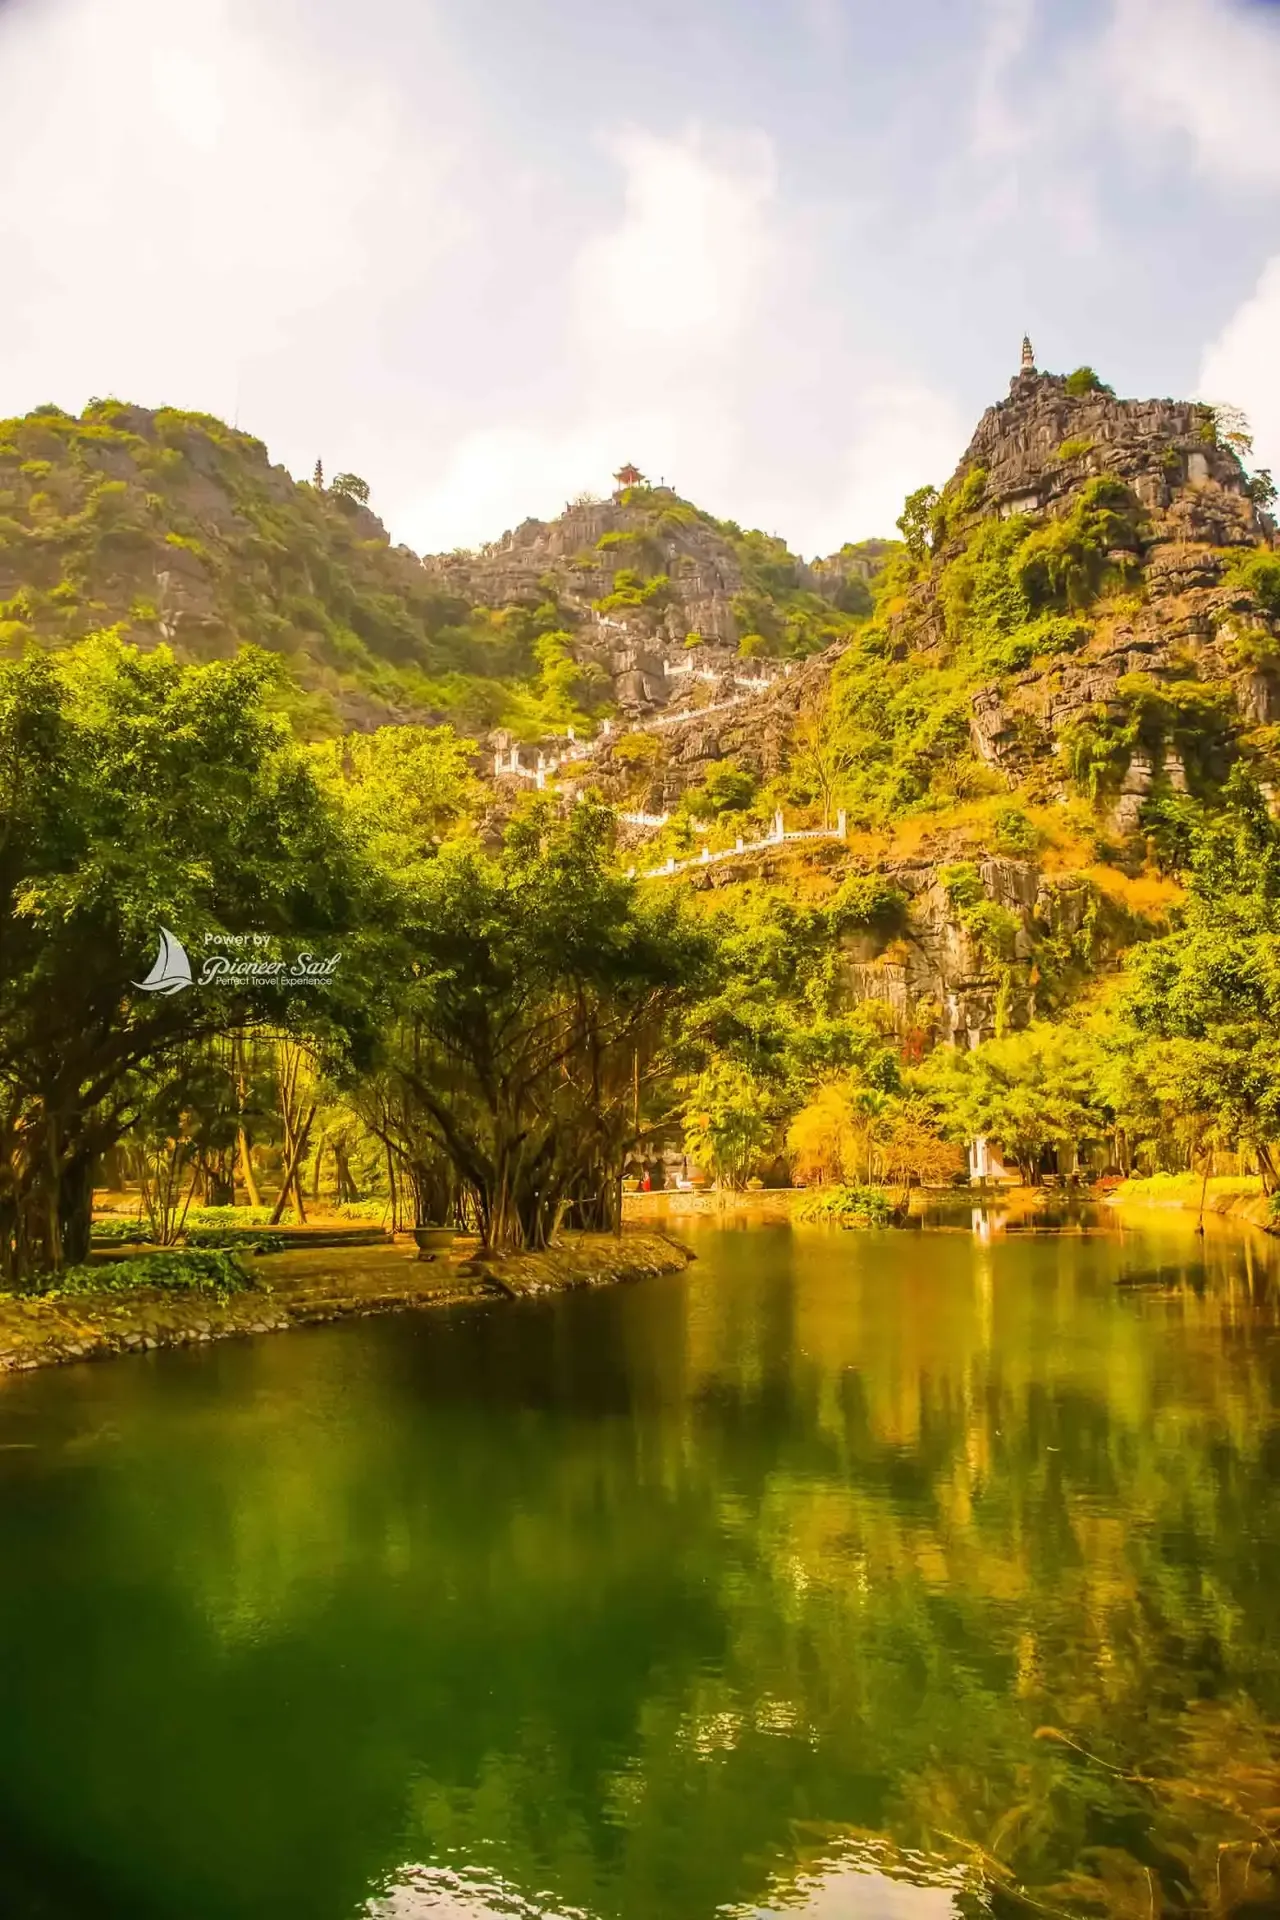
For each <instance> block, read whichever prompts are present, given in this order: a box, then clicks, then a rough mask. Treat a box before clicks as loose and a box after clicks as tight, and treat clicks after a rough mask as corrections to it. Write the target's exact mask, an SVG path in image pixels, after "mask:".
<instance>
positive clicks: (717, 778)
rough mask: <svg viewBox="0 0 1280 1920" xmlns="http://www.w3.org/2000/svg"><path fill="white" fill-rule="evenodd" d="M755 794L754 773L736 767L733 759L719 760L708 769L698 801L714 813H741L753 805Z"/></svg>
mask: <svg viewBox="0 0 1280 1920" xmlns="http://www.w3.org/2000/svg"><path fill="white" fill-rule="evenodd" d="M755 795H756V779H755V775H754V774H751V773H748V772H747V771H746V769H745V768H743V767H736V766H735V765H734V764H733V762H732V761H731V760H717V761H715V762H714V763H713V765H712V766H710V767H709V768H708V769H707V773H706V777H705V778H704V780H703V782H702V786H701V789H700V790H699V791H698V794H697V801H698V805H699V806H705V807H707V808H708V809H709V810H710V811H711V812H712V813H713V814H719V813H741V812H742V810H743V809H744V808H746V807H749V806H750V805H751V803H752V801H753V800H754V799H755Z"/></svg>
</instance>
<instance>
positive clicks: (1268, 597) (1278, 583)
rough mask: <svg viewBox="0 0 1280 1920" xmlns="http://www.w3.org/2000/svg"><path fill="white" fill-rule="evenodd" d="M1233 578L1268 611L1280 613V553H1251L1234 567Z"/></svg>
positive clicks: (1232, 570)
mask: <svg viewBox="0 0 1280 1920" xmlns="http://www.w3.org/2000/svg"><path fill="white" fill-rule="evenodd" d="M1231 578H1232V580H1233V581H1234V582H1235V583H1236V584H1237V585H1239V586H1242V587H1244V588H1245V589H1246V590H1247V591H1248V592H1249V593H1251V594H1252V595H1253V597H1254V599H1255V600H1256V601H1257V602H1258V604H1259V606H1261V607H1265V608H1266V610H1267V612H1268V613H1271V614H1276V615H1280V554H1274V553H1253V554H1250V556H1249V558H1248V559H1247V560H1241V561H1239V562H1238V563H1237V564H1236V565H1235V566H1233V567H1232V569H1231Z"/></svg>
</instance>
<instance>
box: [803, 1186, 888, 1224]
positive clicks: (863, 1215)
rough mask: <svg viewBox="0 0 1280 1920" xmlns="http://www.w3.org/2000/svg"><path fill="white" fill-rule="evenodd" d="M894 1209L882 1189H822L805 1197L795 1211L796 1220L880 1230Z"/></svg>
mask: <svg viewBox="0 0 1280 1920" xmlns="http://www.w3.org/2000/svg"><path fill="white" fill-rule="evenodd" d="M892 1215H893V1208H892V1206H891V1205H890V1202H889V1196H888V1194H887V1193H886V1192H885V1191H884V1189H883V1187H824V1188H823V1189H822V1191H821V1192H820V1193H810V1194H806V1195H805V1197H804V1199H803V1200H802V1201H801V1202H800V1204H799V1206H798V1207H797V1208H796V1219H797V1220H803V1221H807V1222H824V1223H827V1224H830V1225H831V1226H836V1227H883V1226H887V1225H888V1222H889V1220H890V1219H891V1218H892Z"/></svg>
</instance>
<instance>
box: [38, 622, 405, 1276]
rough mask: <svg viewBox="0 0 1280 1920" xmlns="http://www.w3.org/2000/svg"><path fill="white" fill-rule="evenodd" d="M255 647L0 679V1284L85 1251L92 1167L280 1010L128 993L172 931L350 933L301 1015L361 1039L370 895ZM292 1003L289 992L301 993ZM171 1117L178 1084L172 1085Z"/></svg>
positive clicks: (86, 662)
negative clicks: (241, 1032) (170, 1079)
mask: <svg viewBox="0 0 1280 1920" xmlns="http://www.w3.org/2000/svg"><path fill="white" fill-rule="evenodd" d="M274 678H275V670H274V669H273V667H272V665H271V663H270V662H269V661H268V660H267V659H266V657H265V656H264V655H261V654H257V655H255V654H254V653H252V652H245V653H242V654H241V655H240V656H239V657H238V658H237V659H236V660H234V661H223V662H216V663H212V664H210V665H208V666H200V667H182V666H180V665H179V664H178V663H177V662H176V661H175V660H174V659H173V657H172V655H171V654H170V653H168V651H167V650H165V649H159V650H157V651H156V652H154V653H151V654H139V653H136V652H134V651H133V650H132V649H130V648H127V647H124V646H123V645H121V644H120V642H119V641H118V640H116V639H114V638H112V637H107V638H105V639H102V640H99V641H96V642H92V643H87V644H86V645H84V646H81V647H78V648H75V649H72V650H70V651H69V652H67V653H64V654H62V655H60V656H57V657H50V656H47V655H41V654H31V655H29V656H27V657H26V658H24V659H23V660H21V661H18V662H13V663H9V664H7V665H0V783H2V784H0V812H2V813H3V816H4V819H5V821H6V823H7V831H6V832H5V834H4V836H3V838H2V839H0V952H3V955H4V961H3V967H2V968H0V1134H2V1137H3V1151H2V1153H0V1272H2V1273H3V1274H5V1275H7V1276H8V1277H10V1278H16V1277H21V1276H22V1275H23V1274H24V1273H27V1272H30V1271H32V1270H35V1269H38V1268H39V1269H47V1270H51V1271H57V1270H59V1269H60V1268H62V1267H63V1266H65V1265H69V1264H76V1263H77V1262H79V1261H80V1260H82V1259H83V1257H84V1253H85V1251H86V1250H87V1247H88V1238H89V1215H88V1194H89V1181H90V1179H91V1177H92V1170H93V1165H94V1162H95V1160H96V1159H97V1157H98V1155H99V1154H101V1153H102V1152H104V1151H105V1150H106V1149H107V1148H109V1147H110V1146H112V1145H113V1144H114V1142H115V1141H116V1140H118V1139H119V1138H120V1137H121V1135H122V1134H123V1133H124V1132H126V1130H127V1129H128V1128H129V1126H130V1125H131V1124H132V1123H133V1122H134V1121H135V1120H137V1119H138V1118H140V1117H141V1114H142V1111H143V1107H144V1105H145V1096H146V1090H147V1085H148V1082H153V1083H154V1082H155V1081H157V1080H160V1081H162V1080H163V1076H164V1074H165V1073H166V1070H167V1069H168V1067H169V1066H170V1064H171V1063H172V1062H173V1061H174V1060H175V1059H177V1058H178V1056H179V1055H180V1054H181V1052H182V1050H183V1048H185V1047H189V1046H191V1045H192V1044H193V1043H198V1042H200V1041H201V1040H202V1039H203V1038H204V1037H206V1036H208V1035H210V1034H211V1033H213V1032H215V1031H218V1030H220V1029H222V1028H223V1027H225V1026H226V1025H227V1024H228V1023H234V1022H236V1021H241V1022H243V1021H245V1020H252V1019H253V1018H255V1017H261V1016H262V1015H263V1014H265V1013H267V1012H268V1011H274V1012H275V1013H276V1014H277V1015H278V1016H282V1017H287V1009H285V1008H284V1007H283V1006H282V1004H281V1003H282V995H281V990H280V988H279V986H278V985H275V984H273V983H272V982H270V981H261V982H256V983H252V982H251V983H248V984H242V985H237V986H235V987H234V988H232V987H219V986H217V985H210V986H205V987H202V988H201V989H200V990H199V991H191V992H188V993H183V994H177V995H169V996H166V995H163V994H155V995H152V994H141V993H137V992H134V991H132V990H131V989H130V986H129V982H130V979H131V977H132V978H138V977H139V976H140V974H141V973H142V972H143V971H144V970H145V967H146V966H147V965H148V963H149V960H150V956H151V955H152V954H153V953H154V951H155V943H156V940H157V935H158V930H159V928H160V927H161V926H167V927H170V928H173V929H174V930H175V931H176V932H177V933H178V935H179V937H180V938H184V939H186V940H192V941H194V940H195V938H196V937H197V936H199V937H201V938H215V937H217V936H219V935H221V934H223V933H224V932H227V931H232V932H234V931H236V930H238V929H243V928H252V929H254V930H255V931H260V932H261V933H262V934H263V935H264V936H275V937H277V938H284V937H288V936H290V935H293V936H296V937H298V938H300V939H301V940H303V941H305V943H306V944H307V945H308V946H309V947H314V946H315V945H316V944H317V943H319V942H324V943H330V942H333V941H334V940H335V939H339V938H340V939H341V941H342V943H343V946H344V948H345V951H346V967H347V972H346V975H345V984H344V982H343V980H341V979H340V980H339V981H338V982H336V983H335V985H334V986H333V987H332V988H327V989H321V990H320V991H319V992H318V994H317V995H315V996H314V997H312V999H311V1003H310V1007H309V1017H310V1018H311V1019H313V1020H314V1021H315V1022H316V1023H317V1025H318V1026H321V1027H325V1026H327V1028H328V1030H329V1031H330V1032H331V1034H332V1035H333V1037H334V1040H335V1043H336V1044H337V1045H338V1046H339V1048H341V1047H342V1046H343V1045H345V1040H344V1039H343V1038H342V1037H341V1036H344V1035H345V1036H347V1037H348V1038H349V1037H351V1036H354V1035H355V1034H356V1033H357V1032H359V1031H361V1030H363V1029H365V1028H366V1026H367V1020H368V1014H369V1012H370V1010H371V996H369V995H368V993H367V992H366V991H362V989H361V987H360V983H359V968H358V960H357V955H358V953H359V951H360V949H361V947H362V945H367V944H368V942H369V941H370V940H371V939H372V938H374V932H373V929H374V927H375V925H376V923H377V919H378V914H379V911H380V908H379V902H378V890H377V887H376V885H374V884H371V881H370V879H369V877H368V876H366V875H364V874H363V873H362V872H361V870H360V869H359V867H358V866H357V863H356V861H355V859H354V856H353V850H352V846H351V843H350V840H349V838H348V836H347V835H346V833H345V831H344V827H343V824H342V822H341V821H340V820H338V819H337V818H336V817H335V816H334V814H333V812H332V810H331V809H330V808H329V807H328V806H327V805H326V804H325V800H324V796H323V794H322V793H321V791H320V789H319V787H318V786H317V784H316V782H315V780H314V778H313V777H312V774H311V772H310V769H309V767H308V765H307V763H306V760H305V757H304V755H303V752H302V750H301V749H300V748H299V747H298V746H297V745H296V744H295V743H294V742H293V741H292V740H291V738H290V737H289V735H288V733H287V730H286V729H285V728H284V726H283V725H282V723H281V722H280V721H279V720H278V719H276V718H275V717H274V716H273V715H272V714H271V713H270V711H269V709H268V706H267V703H266V694H267V691H268V689H269V687H270V686H271V684H272V683H273V680H274ZM299 997H300V996H297V995H294V996H288V995H285V996H283V998H284V999H286V1000H287V999H290V998H292V999H293V1000H297V999H298V998H299ZM171 1097H172V1099H173V1100H174V1101H178V1102H179V1103H180V1092H179V1090H178V1089H177V1088H176V1087H173V1088H171Z"/></svg>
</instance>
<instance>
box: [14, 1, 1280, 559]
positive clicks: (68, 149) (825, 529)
mask: <svg viewBox="0 0 1280 1920" xmlns="http://www.w3.org/2000/svg"><path fill="white" fill-rule="evenodd" d="M0 82H2V84H3V98H4V100H5V103H6V109H5V136H6V137H5V150H6V158H5V165H4V167H3V169H0V259H3V261H4V263H5V267H6V272H5V293H4V298H3V300H0V413H3V414H14V413H20V412H24V411H25V410H27V409H28V408H29V407H32V406H35V405H38V404H40V403H43V402H47V401H55V402H57V403H58V404H59V405H61V406H63V407H65V408H67V409H69V410H73V411H79V410H80V408H81V407H83V405H84V404H85V402H86V401H87V400H88V399H89V398H90V397H91V396H106V395H115V396H117V397H118V398H120V399H126V400H130V401H134V402H138V403H141V404H143V405H147V406H159V405H171V406H181V407H190V408H195V409H199V410H201V411H205V412H209V413H214V414H218V415H220V416H221V417H223V418H226V419H228V420H232V421H235V422H237V423H238V424H239V425H240V426H241V427H242V428H244V429H246V430H247V431H249V432H252V433H254V434H256V435H258V436H259V438H261V439H263V440H265V441H266V443H267V445H268V447H269V449H270V452H271V456H272V458H273V459H275V460H277V461H280V462H282V463H283V464H284V465H285V466H287V467H288V468H289V469H290V471H291V472H293V473H294V474H295V475H298V476H299V477H309V476H310V474H311V471H312V468H313V466H314V463H315V461H316V459H317V457H319V458H321V459H322V460H323V462H324V465H325V469H326V471H327V472H328V473H330V474H333V473H335V472H337V471H339V470H342V469H345V470H349V471H354V472H356V473H359V474H361V475H362V476H363V477H364V478H365V479H366V480H367V481H368V482H369V485H370V487H371V489H372V500H371V504H372V505H373V507H374V508H375V510H376V511H377V512H378V513H379V514H380V515H381V517H382V519H383V520H384V522H385V523H386V525H387V526H388V528H389V530H390V532H391V535H392V537H393V538H394V539H396V540H400V541H404V542H405V543H406V544H408V545H409V546H411V547H413V548H414V549H415V550H417V551H419V552H426V551H433V552H438V551H445V550H449V549H452V548H454V547H459V546H467V547H470V546H475V545H479V544H480V543H481V542H483V541H485V540H489V539H493V538H496V537H498V536H499V535H500V534H501V533H502V532H503V531H504V530H506V529H507V528H509V527H513V526H515V525H516V524H517V523H518V522H519V521H520V520H522V519H524V518H526V517H527V516H530V515H534V516H537V517H547V516H551V515H554V514H556V513H558V512H559V511H561V509H562V508H563V506H564V505H565V503H566V502H567V501H568V500H570V499H572V498H574V497H576V496H577V495H579V494H581V493H584V492H590V493H605V492H607V491H608V490H609V489H610V487H611V485H612V480H611V475H612V473H613V471H614V469H615V468H616V467H618V466H619V465H620V464H621V463H622V462H623V461H634V462H635V463H636V464H637V465H638V466H640V467H641V468H642V469H643V470H644V471H645V472H646V473H647V474H649V475H650V477H651V478H654V479H665V480H666V481H667V482H668V483H669V484H672V485H674V486H676V487H677V488H678V489H679V491H680V492H681V493H682V494H684V495H685V496H686V497H687V498H691V499H693V500H696V501H697V502H698V503H699V504H700V505H702V506H705V507H707V508H709V509H710V510H711V511H712V512H714V513H717V514H719V515H721V516H725V517H731V518H733V519H736V520H738V521H740V522H741V523H742V524H744V525H749V526H759V527H762V528H763V529H764V530H765V531H766V532H770V533H779V534H782V535H783V536H784V537H785V538H786V539H787V540H788V541H789V543H790V544H791V546H792V547H793V548H794V549H796V550H797V551H800V552H802V553H804V554H805V555H808V556H812V555H814V554H818V553H826V552H830V551H832V550H833V549H835V548H836V547H838V546H839V545H841V544H842V543H843V542H844V541H846V540H851V539H862V538H867V537H870V536H872V535H878V534H886V533H892V531H893V527H894V521H895V519H896V517H897V515H898V513H899V512H900V510H901V503H902V500H903V498H904V496H905V495H906V494H907V493H908V492H909V491H911V490H912V489H913V488H915V487H918V486H920V485H923V484H924V483H926V482H930V481H932V482H934V483H935V484H939V485H940V484H941V483H942V482H943V481H944V480H945V479H946V477H947V475H948V474H949V473H950V472H951V470H952V468H953V467H954V465H955V463H956V461H957V460H958V458H959V457H960V455H961V454H962V452H963V450H964V447H965V445H966V443H967V441H968V439H969V437H970V434H971V433H972V430H973V428H974V426H975V425H976V423H977V420H978V418H979V416H980V414H981V412H982V410H983V409H984V408H985V407H986V406H988V405H990V404H991V403H992V402H993V401H995V400H997V399H999V398H1000V397H1002V395H1003V394H1004V393H1005V392H1006V391H1007V387H1008V381H1009V379H1010V377H1011V375H1012V374H1013V373H1014V372H1015V371H1016V369H1017V363H1018V353H1019V348H1020V345H1021V340H1022V335H1023V333H1024V331H1027V332H1029V333H1030V334H1031V337H1032V340H1033V342H1034V345H1035V349H1036V357H1037V361H1038V364H1039V365H1040V366H1041V367H1044V368H1047V369H1050V370H1053V371H1062V372H1066V371H1070V369H1071V368H1073V367H1076V366H1079V365H1081V364H1082V363H1088V364H1089V365H1091V366H1093V367H1095V368H1096V369H1097V370H1098V372H1099V373H1100V374H1101V376H1102V378H1103V379H1104V380H1106V381H1108V382H1109V383H1110V384H1111V385H1112V386H1114V387H1115V388H1116V390H1117V392H1119V393H1122V394H1126V395H1139V396H1144V397H1145V396H1151V395H1173V396H1177V397H1183V396H1189V395H1196V396H1198V397H1201V398H1206V399H1210V400H1215V401H1224V402H1229V403H1231V404H1234V405H1236V406H1240V407H1242V408H1244V410H1245V411H1246V413H1247V414H1248V415H1249V417H1250V419H1251V421H1252V424H1253V428H1254V433H1255V440H1256V454H1255V461H1256V464H1259V465H1263V466H1271V467H1273V468H1274V469H1275V471H1276V473H1277V475H1278V476H1280V6H1277V5H1276V4H1273V0H903V4H900V5H898V6H896V7H888V6H885V5H884V3H883V0H644V4H643V5H642V6H640V7H636V6H619V5H616V4H615V5H610V4H608V3H607V0H605V3H604V4H601V3H600V0H594V4H588V0H360V4H359V5H358V6H352V5H351V4H350V0H180V4H176V5H175V4H174V0H0Z"/></svg>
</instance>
